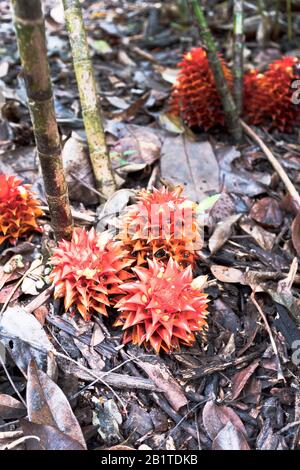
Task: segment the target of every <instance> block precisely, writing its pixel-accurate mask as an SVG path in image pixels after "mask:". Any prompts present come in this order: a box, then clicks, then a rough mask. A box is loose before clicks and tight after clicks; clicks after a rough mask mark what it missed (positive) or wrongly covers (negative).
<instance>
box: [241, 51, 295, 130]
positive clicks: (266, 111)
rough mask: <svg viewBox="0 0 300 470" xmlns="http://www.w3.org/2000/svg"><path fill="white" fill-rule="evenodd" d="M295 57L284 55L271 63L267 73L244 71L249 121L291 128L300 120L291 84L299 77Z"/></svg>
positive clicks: (275, 127)
mask: <svg viewBox="0 0 300 470" xmlns="http://www.w3.org/2000/svg"><path fill="white" fill-rule="evenodd" d="M299 65H300V61H299V59H297V58H296V57H283V58H282V59H279V60H276V61H275V62H273V63H271V64H270V65H269V67H268V69H267V70H266V72H265V73H258V72H257V71H256V70H252V71H251V72H249V73H247V74H245V79H244V102H245V116H246V118H247V120H248V121H249V123H251V124H255V125H266V126H269V128H270V129H278V130H280V131H281V132H291V131H292V130H293V127H294V126H295V124H296V123H297V121H299V117H300V107H299V105H297V104H294V103H293V102H292V95H293V91H294V90H293V88H292V87H291V84H292V82H293V80H296V79H297V75H296V73H295V67H296V66H299Z"/></svg>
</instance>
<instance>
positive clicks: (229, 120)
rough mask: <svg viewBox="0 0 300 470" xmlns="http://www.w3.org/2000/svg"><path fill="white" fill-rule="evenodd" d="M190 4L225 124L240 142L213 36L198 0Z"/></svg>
mask: <svg viewBox="0 0 300 470" xmlns="http://www.w3.org/2000/svg"><path fill="white" fill-rule="evenodd" d="M191 4H192V7H193V11H194V14H195V17H196V19H197V22H198V27H199V30H200V34H201V37H202V40H203V42H204V44H205V46H206V48H207V57H208V60H209V63H210V66H211V69H212V72H213V74H214V78H215V81H216V86H217V90H218V92H219V95H220V99H221V102H222V105H223V109H224V114H225V122H226V124H227V127H228V131H229V132H230V134H231V136H232V137H233V139H234V141H235V142H240V141H241V139H242V127H241V124H240V121H239V116H238V113H237V108H236V106H235V103H234V100H233V97H232V94H231V92H230V90H229V87H228V84H227V82H226V80H225V77H224V73H223V69H222V65H221V63H220V60H219V57H218V52H217V48H216V45H215V41H214V38H213V36H212V34H211V32H210V30H209V27H208V25H207V22H206V19H205V15H204V12H203V9H202V7H201V6H200V3H199V1H198V0H191Z"/></svg>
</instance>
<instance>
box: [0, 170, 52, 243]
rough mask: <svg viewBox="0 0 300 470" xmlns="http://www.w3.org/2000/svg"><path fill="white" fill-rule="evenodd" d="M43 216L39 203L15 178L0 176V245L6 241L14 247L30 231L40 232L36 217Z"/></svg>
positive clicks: (24, 185)
mask: <svg viewBox="0 0 300 470" xmlns="http://www.w3.org/2000/svg"><path fill="white" fill-rule="evenodd" d="M41 215H43V211H42V210H41V209H40V203H39V201H37V200H36V199H35V195H34V193H33V192H31V191H30V185H29V184H23V185H22V181H21V180H20V179H19V178H17V177H16V176H9V175H3V174H1V175H0V245H1V244H2V243H3V242H4V241H5V240H8V241H9V242H10V243H11V244H12V245H15V244H16V243H17V241H18V239H19V238H21V237H24V236H25V235H27V234H28V233H30V232H32V231H38V232H41V228H40V227H39V225H38V223H37V217H39V216H41Z"/></svg>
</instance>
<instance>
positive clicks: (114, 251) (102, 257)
mask: <svg viewBox="0 0 300 470" xmlns="http://www.w3.org/2000/svg"><path fill="white" fill-rule="evenodd" d="M50 262H51V264H52V265H53V266H54V268H53V270H52V272H51V280H52V281H53V282H54V286H55V291H54V296H55V298H59V297H64V306H65V309H66V310H69V308H70V307H72V306H76V308H77V309H78V311H79V312H80V314H81V315H82V317H83V318H84V319H85V320H89V319H90V317H91V314H92V313H97V312H98V313H101V314H102V315H107V311H106V306H109V305H111V303H112V302H111V301H110V299H109V296H110V295H114V294H119V293H122V292H123V291H121V290H120V288H119V286H120V284H122V282H123V281H124V280H128V278H130V275H129V273H128V272H127V271H126V270H125V268H127V267H128V266H129V265H130V264H131V261H129V260H128V257H127V252H126V251H124V249H123V247H122V244H121V243H120V242H114V241H112V240H111V239H109V238H108V237H107V236H106V235H104V234H100V235H98V234H97V233H96V232H95V230H94V229H91V230H90V231H89V232H86V231H85V230H84V229H82V228H77V229H75V230H74V232H73V235H72V239H71V241H66V240H62V241H60V242H59V243H58V247H57V248H56V250H55V252H54V254H53V256H52V258H51V260H50Z"/></svg>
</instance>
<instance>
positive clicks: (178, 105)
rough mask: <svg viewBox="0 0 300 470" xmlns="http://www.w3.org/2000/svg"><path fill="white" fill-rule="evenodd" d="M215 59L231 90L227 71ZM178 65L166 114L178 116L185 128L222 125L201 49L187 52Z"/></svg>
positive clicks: (213, 83) (222, 120)
mask: <svg viewBox="0 0 300 470" xmlns="http://www.w3.org/2000/svg"><path fill="white" fill-rule="evenodd" d="M219 57H220V61H221V64H222V69H223V72H224V76H225V79H226V81H227V82H228V84H229V86H230V87H231V86H232V81H233V79H232V74H231V71H230V70H229V68H228V67H227V65H226V63H225V61H224V60H223V59H222V57H221V56H220V55H219ZM178 66H179V67H180V68H181V70H180V72H179V76H178V79H177V82H176V83H175V85H174V87H173V92H172V95H171V99H170V105H169V112H170V114H174V115H176V116H180V117H181V119H182V120H183V122H184V123H185V124H186V125H187V126H189V127H193V126H199V127H202V128H203V129H204V130H208V129H210V128H212V127H214V126H216V125H224V112H223V109H222V104H221V100H220V97H219V94H218V91H217V87H216V82H215V79H214V75H213V73H212V70H211V67H210V64H209V61H208V58H207V54H206V51H205V50H204V49H203V48H202V47H198V48H193V49H191V50H190V51H189V52H188V53H186V54H185V55H184V57H183V60H182V61H181V62H179V64H178Z"/></svg>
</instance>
